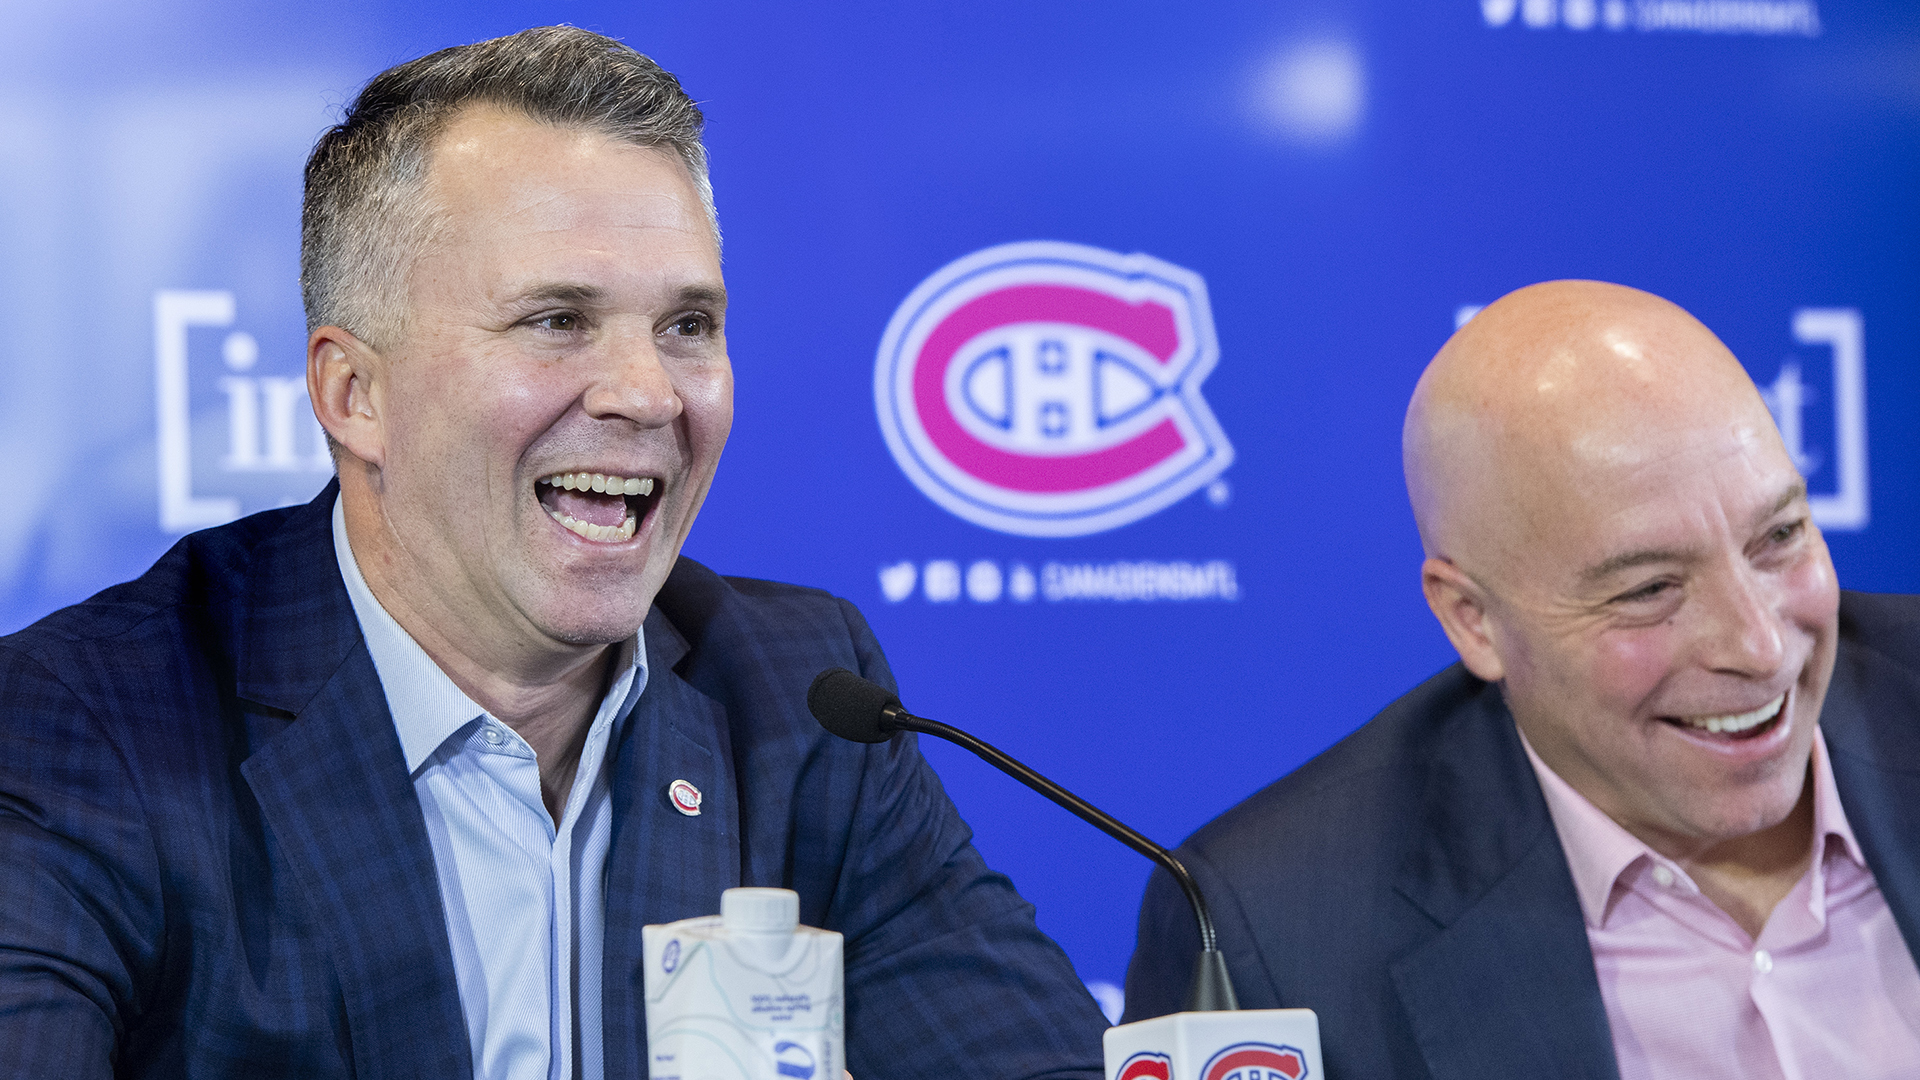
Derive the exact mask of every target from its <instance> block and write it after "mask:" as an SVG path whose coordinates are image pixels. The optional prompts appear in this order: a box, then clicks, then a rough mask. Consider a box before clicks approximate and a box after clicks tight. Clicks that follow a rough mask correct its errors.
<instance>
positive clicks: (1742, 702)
mask: <svg viewBox="0 0 1920 1080" xmlns="http://www.w3.org/2000/svg"><path fill="white" fill-rule="evenodd" d="M1756 419H1757V420H1758V421H1759V422H1761V423H1765V418H1764V416H1762V417H1759V418H1756ZM1578 471H1579V472H1580V473H1581V474H1582V480H1583V482H1582V483H1579V484H1578V485H1577V486H1573V487H1569V488H1566V489H1563V490H1564V491H1565V492H1566V493H1567V494H1568V495H1569V496H1571V497H1569V498H1565V499H1563V500H1560V502H1559V505H1557V506H1555V507H1553V508H1551V509H1550V510H1548V511H1547V512H1545V513H1541V514H1540V515H1539V516H1538V518H1537V519H1536V520H1537V521H1538V532H1539V534H1540V535H1539V537H1538V540H1539V541H1541V542H1540V543H1539V545H1538V546H1537V547H1534V548H1533V549H1532V551H1533V552H1534V554H1533V556H1532V557H1529V558H1523V559H1521V560H1518V561H1517V562H1516V564H1515V566H1514V567H1513V572H1512V573H1511V574H1509V575H1507V576H1506V578H1505V580H1504V584H1503V585H1501V586H1494V587H1493V589H1492V590H1491V591H1492V592H1493V594H1494V599H1493V600H1492V602H1491V604H1490V609H1491V610H1490V616H1491V620H1490V621H1491V623H1492V626H1493V634H1494V638H1495V640H1496V641H1497V642H1498V643H1499V649H1500V657H1501V660H1502V662H1503V667H1504V672H1503V676H1504V679H1503V685H1504V689H1505V692H1506V697H1507V702H1508V705H1509V708H1510V709H1511V710H1512V712H1513V715H1514V717H1515V719H1516V721H1518V722H1519V724H1520V727H1521V729H1522V730H1523V731H1525V732H1526V734H1527V737H1528V739H1529V741H1531V742H1532V744H1533V746H1534V749H1535V750H1536V751H1537V752H1538V753H1539V754H1540V755H1541V757H1542V758H1543V759H1544V760H1546V761H1547V762H1548V764H1549V765H1551V766H1552V767H1553V768H1554V770H1555V771H1556V772H1557V773H1559V774H1560V775H1561V776H1562V777H1563V778H1564V779H1566V780H1567V782H1568V783H1570V784H1572V785H1573V787H1574V788H1575V789H1576V790H1578V791H1580V792H1581V793H1582V794H1585V795H1586V796H1587V798H1588V799H1589V800H1590V801H1592V802H1593V803H1594V804H1595V805H1596V806H1598V807H1599V808H1600V809H1601V810H1603V811H1605V812H1606V813H1607V814H1608V815H1609V816H1611V817H1612V818H1613V819H1614V820H1616V821H1618V822H1620V823H1621V824H1622V825H1623V826H1625V827H1626V828H1627V829H1628V831H1630V832H1633V833H1634V834H1635V835H1637V836H1640V837H1641V838H1642V839H1644V840H1647V841H1648V843H1649V844H1650V845H1651V846H1653V847H1655V848H1656V849H1658V850H1665V851H1669V852H1672V853H1680V852H1688V853H1691V852H1694V851H1698V850H1701V849H1703V848H1705V847H1710V846H1712V845H1713V844H1715V843H1718V842H1721V841H1724V840H1731V839H1736V838H1739V837H1743V836H1747V835H1749V834H1752V833H1755V832H1758V831H1760V830H1762V829H1766V828H1769V827H1771V826H1773V825H1775V824H1777V823H1778V822H1780V821H1782V820H1783V819H1785V818H1786V816H1787V814H1788V812H1789V811H1791V810H1792V809H1793V807H1794V804H1795V802H1796V801H1797V800H1798V799H1799V798H1800V792H1801V786H1802V784H1803V782H1804V781H1805V778H1806V764H1807V759H1808V754H1809V753H1810V751H1811V749H1812V744H1813V736H1814V725H1815V723H1816V721H1817V720H1818V719H1819V716H1820V706H1821V703H1822V701H1823V700H1824V698H1825V696H1826V689H1827V680H1828V677H1829V675H1830V674H1831V672H1832V670H1833V659H1834V645H1835V638H1836V605H1837V603H1838V593H1837V591H1836V588H1835V584H1834V575H1833V566H1832V563H1831V562H1830V560H1829V559H1828V556H1827V549H1826V545H1825V543H1824V541H1823V540H1822V539H1821V537H1820V534H1819V532H1818V530H1817V529H1816V528H1815V527H1814V525H1813V523H1812V521H1811V519H1810V517H1809V512H1808V506H1807V500H1806V494H1805V485H1804V484H1803V483H1802V481H1801V480H1800V477H1799V475H1798V474H1797V473H1796V472H1795V470H1794V468H1793V466H1792V463H1791V462H1790V461H1788V460H1787V457H1786V455H1785V453H1783V452H1781V451H1780V450H1779V440H1778V438H1777V437H1775V436H1774V433H1773V430H1772V428H1771V426H1770V425H1769V426H1767V427H1765V428H1759V429H1756V427H1755V426H1753V425H1745V426H1741V425H1731V426H1724V427H1717V428H1714V429H1711V430H1706V431H1694V432H1686V433H1677V434H1676V435H1675V436H1674V438H1673V440H1672V442H1671V443H1670V444H1668V445H1664V446H1650V445H1646V444H1642V445H1641V446H1640V447H1638V448H1636V453H1635V454H1633V455H1631V456H1630V457H1628V459H1627V460H1620V461H1611V462H1588V463H1586V467H1585V468H1583V469H1579V470H1578Z"/></svg>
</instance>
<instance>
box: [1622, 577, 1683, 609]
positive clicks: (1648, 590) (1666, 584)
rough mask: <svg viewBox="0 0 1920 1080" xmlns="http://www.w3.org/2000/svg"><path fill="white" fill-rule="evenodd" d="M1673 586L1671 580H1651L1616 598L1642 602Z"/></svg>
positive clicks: (1623, 600) (1632, 602) (1628, 602)
mask: <svg viewBox="0 0 1920 1080" xmlns="http://www.w3.org/2000/svg"><path fill="white" fill-rule="evenodd" d="M1671 588H1673V582H1671V581H1649V582H1647V583H1646V584H1645V585H1642V586H1640V587H1639V588H1637V589H1634V590H1632V591H1630V592H1624V593H1621V594H1620V595H1619V596H1616V597H1614V599H1615V600H1617V601H1620V602H1621V603H1627V604H1634V603H1640V602H1642V601H1646V600H1653V599H1656V598H1658V597H1659V596H1660V595H1661V594H1663V593H1665V592H1666V591H1667V590H1668V589H1671Z"/></svg>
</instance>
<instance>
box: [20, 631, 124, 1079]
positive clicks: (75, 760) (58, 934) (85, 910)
mask: <svg viewBox="0 0 1920 1080" xmlns="http://www.w3.org/2000/svg"><path fill="white" fill-rule="evenodd" d="M0 747H4V748H5V749H4V751H3V752H0V1047H4V1048H5V1051H4V1052H3V1053H0V1077H52V1076H58V1077H106V1076H110V1075H112V1072H113V1063H114V1059H115V1047H116V1046H117V1045H118V1043H119V1042H120V1040H121V1039H122V1038H123V1037H124V1036H125V1035H126V1033H127V1029H128V1027H129V1023H130V1021H129V1018H130V1017H133V1016H136V1015H137V1014H138V1012H139V1004H140V1003H139V999H140V987H141V986H142V985H143V984H144V983H145V977H146V975H147V974H148V973H149V972H150V971H151V967H152V964H153V962H154V961H155V959H156V958H157V956H158V954H159V951H160V945H161V937H162V931H161V926H162V920H161V915H160V912H161V897H160V889H159V888H158V885H157V879H158V859H157V856H156V854H155V852H154V849H153V846H152V843H151V840H150V839H149V837H148V834H147V831H146V829H145V825H144V817H143V815H142V814H141V813H140V812H139V808H138V806H137V801H136V798H135V796H134V794H133V792H134V790H135V788H134V784H133V783H132V780H131V778H130V777H129V776H128V774H127V771H126V769H125V765H124V762H123V760H122V759H121V757H120V755H119V754H118V753H117V752H116V751H115V749H114V747H112V746H111V745H110V744H109V743H108V741H107V740H106V739H105V737H104V736H103V734H102V732H101V730H100V728H99V726H98V725H97V724H96V723H95V722H94V718H93V717H92V716H91V715H89V713H88V711H87V709H86V708H85V706H84V705H83V704H82V703H81V702H80V700H79V699H78V698H77V697H76V696H75V695H74V694H73V693H72V692H71V691H70V690H69V689H68V688H67V687H66V686H64V685H62V684H61V682H60V681H59V680H58V679H57V678H55V677H54V676H53V675H52V674H51V673H49V672H48V671H47V670H46V669H45V668H44V667H42V666H41V665H40V664H38V663H36V662H35V661H33V660H31V659H29V658H27V657H24V656H22V655H20V654H19V653H18V652H16V651H14V650H11V649H6V648H4V647H0Z"/></svg>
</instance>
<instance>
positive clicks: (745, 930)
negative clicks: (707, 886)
mask: <svg viewBox="0 0 1920 1080" xmlns="http://www.w3.org/2000/svg"><path fill="white" fill-rule="evenodd" d="M720 922H721V925H723V926H725V927H726V929H727V933H729V934H791V933H793V932H794V931H795V930H797V929H799V927H800V894H799V893H797V892H794V891H793V890H792V889H728V890H727V891H726V892H723V893H721V894H720Z"/></svg>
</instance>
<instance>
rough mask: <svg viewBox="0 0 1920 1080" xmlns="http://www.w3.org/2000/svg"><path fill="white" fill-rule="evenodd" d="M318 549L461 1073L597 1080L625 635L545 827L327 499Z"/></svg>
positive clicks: (519, 772) (532, 776)
mask: <svg viewBox="0 0 1920 1080" xmlns="http://www.w3.org/2000/svg"><path fill="white" fill-rule="evenodd" d="M333 551H334V556H335V558H337V559H338V560H339V562H340V576H341V577H342V578H344V579H345V580H346V584H347V595H348V597H349V598H351V599H352V601H353V614H354V616H355V618H357V619H358V620H359V622H360V632H361V634H362V635H363V636H364V637H365V638H366V642H367V652H368V653H370V654H371V655H372V657H373V666H374V668H375V669H376V670H377V671H378V672H379V673H380V686H381V688H382V689H383V690H385V692H386V696H387V708H388V710H389V711H391V712H392V713H393V725H394V728H395V729H396V730H397V731H398V732H399V735H400V747H401V749H402V750H403V751H404V752H405V754H406V760H407V769H408V771H409V773H410V774H411V775H412V777H413V789H414V791H415V793H416V794H418V795H419V797H420V809H421V810H422V811H423V812H424V813H425V815H426V821H427V838H428V839H429V840H430V841H431V842H432V845H433V863H434V869H435V871H436V872H437V873H438V875H439V878H440V899H441V902H442V904H443V905H444V906H445V909H446V916H447V936H448V938H449V939H450V941H451V943H452V945H453V971H454V976H455V979H456V980H457V982H458V984H459V990H460V1007H461V1010H462V1011H463V1012H465V1014H466V1018H467V1038H468V1039H469V1040H470V1041H471V1043H472V1048H473V1074H474V1076H475V1077H480V1078H485V1080H602V1077H603V1075H604V1071H605V1070H604V1065H605V1063H604V1061H603V1060H602V1054H603V1047H602V1043H601V1037H600V961H601V941H602V934H603V932H604V927H605V914H606V908H605V897H604V893H603V888H604V885H603V883H604V881H605V875H604V873H603V871H604V869H605V867H606V862H607V840H608V837H609V836H610V835H611V833H612V829H613V804H612V799H611V798H610V796H609V792H608V783H609V780H610V777H609V776H608V775H607V767H606V760H607V748H608V747H609V746H611V745H612V744H613V742H614V736H615V734H616V733H617V732H618V731H619V729H620V726H621V725H622V724H624V723H625V722H626V719H627V717H628V716H629V715H630V714H631V713H632V712H633V706H634V703H635V702H636V701H638V700H639V699H640V692H641V691H642V690H643V689H645V688H646V685H647V666H646V655H647V653H646V649H645V647H644V643H643V642H642V640H641V638H640V635H639V634H638V633H636V634H635V635H634V637H633V639H632V640H630V641H626V642H623V643H621V645H620V646H619V650H620V651H619V654H618V655H617V657H616V665H617V666H616V670H617V671H618V672H619V675H618V677H617V678H615V679H614V681H613V684H612V686H611V687H610V688H609V689H608V690H607V694H606V697H605V698H603V699H602V700H601V702H600V707H599V710H598V711H597V712H596V713H595V714H594V717H593V724H592V726H591V727H589V728H588V729H587V742H586V746H585V747H584V748H583V749H582V750H581V751H580V763H579V765H578V766H577V770H578V771H577V773H576V775H575V776H574V781H573V789H572V791H571V792H570V793H569V794H568V796H567V805H566V808H565V811H564V812H563V813H562V814H561V818H560V824H559V827H558V828H556V827H555V826H554V823H553V818H552V817H551V816H550V815H549V814H548V813H547V808H546V804H545V803H544V802H542V801H541V798H540V767H539V762H538V761H537V760H536V757H535V755H534V752H533V748H532V747H531V746H528V745H527V743H526V741H525V740H524V739H522V738H521V737H520V736H519V735H518V734H517V733H515V732H514V730H513V729H512V728H509V727H508V726H507V725H505V724H503V723H501V722H500V721H499V720H496V719H495V718H493V717H492V716H489V715H487V712H486V710H484V709H482V708H480V706H478V705H476V704H474V702H473V699H471V698H469V697H467V695H466V694H465V693H462V692H461V690H460V688H459V687H458V686H456V685H454V682H453V680H452V679H449V678H448V677H447V675H446V673H445V672H443V671H441V670H440V668H439V666H438V665H436V664H435V663H434V662H433V660H432V658H430V657H428V656H427V654H426V651H425V650H424V649H422V648H421V647H420V645H419V643H418V642H416V641H414V640H413V638H412V636H411V635H409V634H408V633H407V632H406V631H405V630H403V629H401V627H400V624H399V623H397V622H395V621H394V619H393V616H391V615H389V614H387V611H386V609H385V608H383V607H381V606H380V602H379V601H378V600H376V599H374V596H373V592H372V591H371V590H370V589H368V588H367V583H366V579H365V578H363V577H361V576H360V567H359V565H358V563H357V562H356V561H355V560H354V557H353V550H352V548H351V547H350V546H349V545H348V542H347V525H346V514H345V511H344V509H343V508H342V506H341V504H340V501H339V500H338V499H336V500H335V501H334V505H333Z"/></svg>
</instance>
